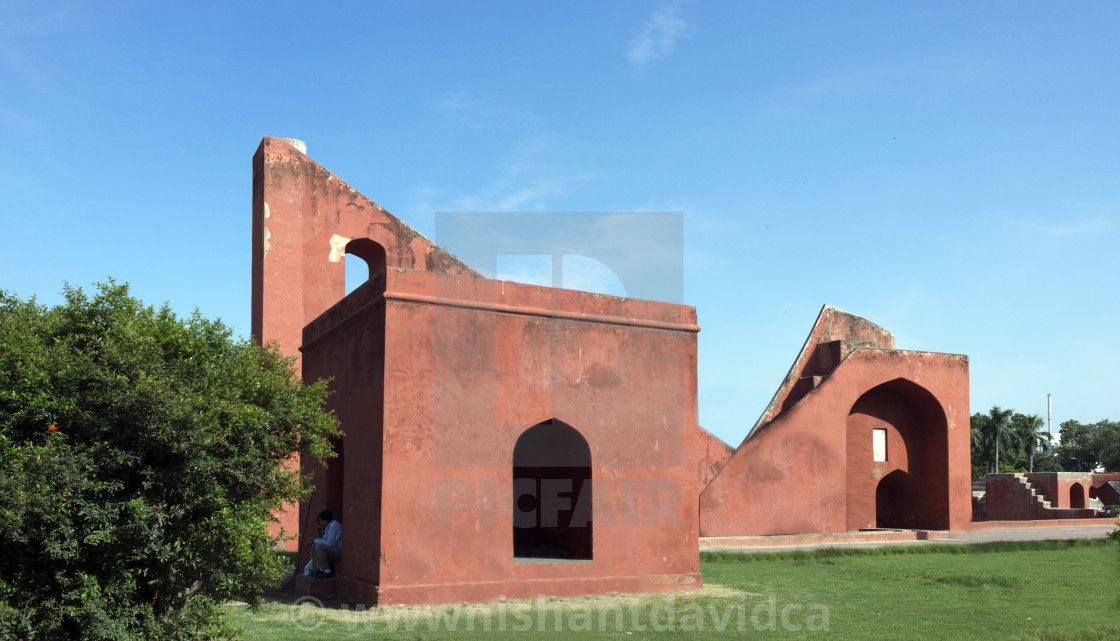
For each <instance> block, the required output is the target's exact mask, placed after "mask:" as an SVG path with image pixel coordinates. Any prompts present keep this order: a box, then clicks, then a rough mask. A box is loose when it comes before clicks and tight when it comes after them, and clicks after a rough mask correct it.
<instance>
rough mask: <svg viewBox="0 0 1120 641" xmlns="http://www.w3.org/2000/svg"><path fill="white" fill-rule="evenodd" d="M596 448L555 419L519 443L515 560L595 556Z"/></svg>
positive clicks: (515, 464)
mask: <svg viewBox="0 0 1120 641" xmlns="http://www.w3.org/2000/svg"><path fill="white" fill-rule="evenodd" d="M591 500H592V483H591V448H590V447H589V446H588V444H587V440H586V439H584V438H583V435H582V434H580V433H579V431H578V430H576V429H575V428H574V427H572V426H571V425H568V424H567V423H564V422H561V421H558V420H556V419H552V420H549V421H545V422H543V423H538V424H537V425H534V426H533V427H530V428H529V429H527V430H525V431H524V432H522V434H521V436H520V437H518V439H517V443H516V444H515V445H514V447H513V502H512V508H513V518H512V519H511V520H512V522H513V557H514V561H515V562H520V563H534V562H550V561H551V562H555V561H565V560H568V561H589V560H591V558H592V547H593V546H592V541H593V539H592V529H593V523H592V512H591Z"/></svg>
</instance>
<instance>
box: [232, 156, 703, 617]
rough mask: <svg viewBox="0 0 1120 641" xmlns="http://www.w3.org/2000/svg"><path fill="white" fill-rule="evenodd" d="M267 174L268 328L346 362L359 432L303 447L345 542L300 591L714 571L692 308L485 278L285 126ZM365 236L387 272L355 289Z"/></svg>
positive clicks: (258, 243) (596, 589)
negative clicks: (701, 492)
mask: <svg viewBox="0 0 1120 641" xmlns="http://www.w3.org/2000/svg"><path fill="white" fill-rule="evenodd" d="M253 187H254V188H253V218H254V225H253V233H254V239H253V252H254V253H253V332H254V335H256V336H257V337H259V338H260V339H262V340H264V341H270V340H276V341H278V342H279V344H280V347H281V349H282V350H283V351H284V352H285V353H289V354H295V353H297V349H298V350H301V351H302V375H303V376H304V377H305V378H307V379H318V378H322V377H330V378H332V379H333V382H332V385H331V387H332V390H333V394H332V396H331V398H330V400H329V407H330V409H332V410H333V411H334V412H335V413H336V414H337V416H338V417H339V419H340V421H341V425H342V429H343V431H344V432H345V436H344V437H343V438H342V439H341V442H339V443H338V447H337V449H338V452H339V456H338V458H337V459H334V460H332V461H331V462H330V463H329V467H328V468H327V469H325V470H324V469H321V468H319V467H318V465H317V464H315V463H309V462H308V461H304V462H303V471H304V473H311V474H313V476H314V483H315V485H316V486H317V488H318V490H317V492H316V494H315V496H314V498H313V500H312V501H311V502H310V505H304V506H302V511H301V513H302V514H304V515H306V514H309V513H317V512H318V511H319V510H321V509H324V508H327V509H331V510H332V511H333V512H334V513H335V515H336V516H337V518H338V519H339V521H340V522H341V523H342V524H343V527H344V535H343V558H342V560H341V562H339V563H336V567H335V578H332V579H329V580H326V581H323V580H318V581H309V580H307V579H301V580H300V581H299V582H297V588H298V589H303V590H312V591H316V590H318V591H325V592H330V593H331V594H337V595H339V596H342V597H344V598H349V599H352V600H354V601H357V602H362V603H382V604H388V603H446V602H460V601H479V600H492V599H497V598H499V597H501V596H506V597H510V598H514V597H535V596H538V595H541V594H547V595H574V594H590V593H609V592H644V591H663V590H673V589H685V588H696V587H699V586H700V584H701V577H700V574H699V551H698V540H697V535H698V532H697V522H696V514H697V512H698V505H697V495H696V491H695V482H696V481H695V478H696V477H695V461H696V460H697V451H696V448H697V441H696V435H697V434H698V428H697V424H696V384H697V383H696V336H697V332H698V331H699V327H698V326H697V325H696V311H695V309H693V308H691V307H686V306H683V305H673V304H667V303H658V302H652V301H644V300H634V299H623V298H617V297H613V296H600V295H593V294H587V293H583V292H576V291H569V290H560V289H552V288H548V287H538V286H533V285H522V284H518V283H511V282H501V281H496V280H489V279H485V278H482V277H481V276H480V275H479V274H477V273H476V272H474V271H473V270H472V269H471V268H469V267H467V266H466V265H464V264H462V263H460V262H459V261H458V260H457V259H456V258H455V257H454V256H452V255H450V254H448V253H447V252H446V251H444V250H442V249H440V248H439V247H437V246H435V245H434V244H432V243H431V242H429V241H428V240H427V239H426V238H424V237H423V236H421V235H419V234H418V233H416V232H415V231H413V230H412V229H410V228H409V227H408V226H406V225H405V224H404V223H402V222H401V221H400V220H398V219H396V218H395V217H393V216H392V215H390V214H389V213H388V212H386V211H385V210H384V209H382V208H381V207H380V206H378V205H377V204H376V203H374V202H373V201H371V200H369V199H368V198H365V197H364V196H362V195H361V194H359V193H358V192H357V191H355V190H354V189H353V188H352V187H350V186H349V185H347V184H346V183H344V182H343V181H341V180H339V179H338V178H337V177H336V176H334V175H333V174H331V173H330V172H329V171H327V170H326V169H324V168H323V167H321V166H320V165H318V164H317V163H315V162H314V161H313V160H311V159H310V158H308V157H307V156H306V155H305V154H304V153H302V151H301V150H300V149H297V147H296V145H295V144H293V143H290V142H288V141H285V140H281V139H276V138H265V139H264V141H263V142H262V143H261V146H260V148H259V149H258V150H257V153H256V155H255V157H254V159H253ZM347 255H353V256H358V257H360V258H362V259H363V260H364V261H365V262H366V263H367V264H368V265H369V273H370V274H369V275H370V277H369V280H368V282H366V283H365V284H363V285H362V286H360V287H358V288H357V289H356V290H354V291H353V292H351V293H350V294H349V295H348V296H347V295H344V294H345V291H344V290H345V269H344V260H345V258H346V256H347ZM295 516H296V515H295V514H293V513H291V512H290V513H289V514H287V515H286V516H285V517H284V518H285V519H286V521H285V522H284V526H285V529H286V530H287V531H289V532H290V531H294V530H295V529H296V528H298V527H300V526H304V527H306V525H304V524H303V523H299V522H298V521H299V519H297V518H295ZM303 520H305V521H306V520H307V519H303ZM307 535H308V532H306V531H301V536H307ZM304 555H305V558H304V559H303V561H306V552H304Z"/></svg>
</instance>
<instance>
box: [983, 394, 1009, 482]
mask: <svg viewBox="0 0 1120 641" xmlns="http://www.w3.org/2000/svg"><path fill="white" fill-rule="evenodd" d="M1014 413H1015V411H1014V410H1004V409H1000V407H999V405H993V406H992V409H991V410H989V411H988V420H987V421H985V425H984V426H983V429H984V434H983V438H984V444H985V446H986V449H988V451H989V452H991V453H992V458H991V459H990V460H989V462H988V469H989V471H990V472H991V473H993V474H994V473H998V472H999V446H1000V444H1001V443H1002V444H1003V445H1010V444H1011V443H1012V442H1014V440H1015V432H1014V430H1013V429H1012V427H1011V415H1012V414H1014Z"/></svg>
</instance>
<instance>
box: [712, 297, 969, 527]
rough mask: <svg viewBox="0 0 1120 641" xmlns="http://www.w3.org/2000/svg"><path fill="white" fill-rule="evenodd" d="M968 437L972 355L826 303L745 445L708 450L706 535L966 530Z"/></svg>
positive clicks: (967, 517)
mask: <svg viewBox="0 0 1120 641" xmlns="http://www.w3.org/2000/svg"><path fill="white" fill-rule="evenodd" d="M969 429H970V426H969V413H968V357H966V356H960V355H955V354H937V353H931V352H914V351H906V350H899V349H895V348H894V337H893V336H891V335H890V334H889V333H888V332H887V331H886V330H884V329H882V328H881V327H879V326H877V325H874V324H872V323H869V322H868V321H866V320H864V319H862V318H860V317H858V316H853V315H851V314H848V313H846V312H843V311H841V310H839V309H836V308H834V307H829V306H825V307H824V309H822V310H821V313H820V316H819V317H818V318H817V321H816V323H815V324H814V325H813V329H812V331H811V332H810V333H809V337H808V339H807V340H806V341H805V345H804V346H803V347H802V349H801V352H800V354H798V356H797V359H796V360H795V361H794V364H793V367H791V368H790V371H789V373H788V374H787V375H786V378H785V380H784V381H783V382H782V384H781V386H780V387H779V389H778V391H777V393H776V394H775V395H774V398H773V400H771V402H770V405H769V406H768V407H767V408H766V411H765V412H763V414H762V417H761V418H759V420H758V422H757V423H756V424H755V426H754V428H752V429H751V431H750V433H749V434H748V435H747V437H746V439H745V440H744V441H743V443H742V444H741V445H740V446H739V448H738V449H737V450H735V451H734V452H733V453H725V454H722V456H721V454H720V453H718V448H711V447H709V449H708V452H709V453H711V452H713V450H714V451H715V452H716V454H712V459H711V460H709V461H707V466H705V465H703V464H702V473H708V474H711V469H712V468H715V467H719V471H718V473H715V474H714V476H713V477H712V478H711V480H710V481H708V483H707V484H706V486H705V488H704V490H703V491H702V492H701V494H700V535H701V536H742V535H766V534H805V533H825V532H848V531H853V530H861V529H869V528H906V529H933V530H949V529H958V530H959V529H965V528H967V527H968V524H969V521H970V518H971V512H972V509H971V503H970V494H969V487H970V479H971V469H970V465H969V448H970V446H971V440H970V438H969ZM721 457H723V458H725V460H726V462H725V463H724V464H723V465H722V466H720V465H719V463H720V461H719V459H720V458H721Z"/></svg>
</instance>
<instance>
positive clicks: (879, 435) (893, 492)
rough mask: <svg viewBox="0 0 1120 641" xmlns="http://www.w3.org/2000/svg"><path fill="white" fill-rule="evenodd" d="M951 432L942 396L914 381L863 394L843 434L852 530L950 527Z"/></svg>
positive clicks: (850, 412) (847, 508) (878, 388)
mask: <svg viewBox="0 0 1120 641" xmlns="http://www.w3.org/2000/svg"><path fill="white" fill-rule="evenodd" d="M948 433H949V428H948V420H947V418H946V416H945V412H944V410H943V409H942V407H941V404H940V402H939V401H938V400H937V398H935V397H934V396H933V394H932V393H930V392H929V390H927V389H925V388H924V387H922V386H920V385H918V384H917V383H914V382H913V381H910V380H907V379H902V378H898V379H894V380H892V381H889V382H887V383H883V384H881V385H877V386H875V387H873V388H871V389H869V390H867V391H866V392H864V393H863V394H862V395H860V396H859V398H858V399H857V400H856V402H855V403H854V404H853V405H852V408H851V410H849V413H848V418H847V423H846V434H845V436H846V438H845V455H846V458H847V470H846V478H845V485H846V490H845V496H846V500H847V503H846V510H847V527H848V530H860V529H865V528H872V527H894V528H921V529H933V530H940V529H946V528H948V525H949V454H948V443H949V434H948ZM884 523H886V525H884Z"/></svg>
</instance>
